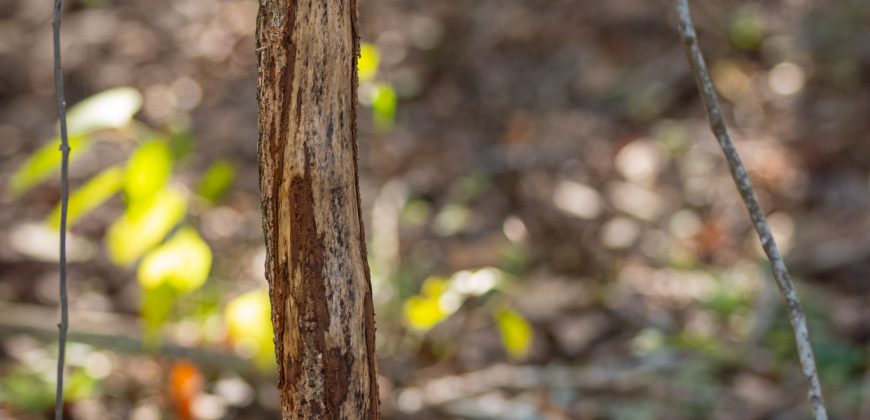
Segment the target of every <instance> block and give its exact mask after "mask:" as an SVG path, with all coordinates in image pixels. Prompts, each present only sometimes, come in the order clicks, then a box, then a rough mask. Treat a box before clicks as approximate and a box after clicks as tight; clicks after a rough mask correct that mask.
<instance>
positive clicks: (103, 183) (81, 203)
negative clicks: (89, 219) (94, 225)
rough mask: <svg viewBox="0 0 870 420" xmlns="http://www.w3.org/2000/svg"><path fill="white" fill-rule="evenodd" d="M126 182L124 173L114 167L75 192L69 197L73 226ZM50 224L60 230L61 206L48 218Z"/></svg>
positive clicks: (96, 176) (70, 216)
mask: <svg viewBox="0 0 870 420" xmlns="http://www.w3.org/2000/svg"><path fill="white" fill-rule="evenodd" d="M123 181H124V171H123V170H122V169H121V168H120V167H118V166H112V167H110V168H108V169H106V170H104V171H102V172H100V173H99V174H97V175H95V176H94V177H93V178H91V179H90V180H89V181H88V182H86V183H85V185H82V186H81V188H79V189H77V190H76V191H74V192H73V193H72V194H71V195H70V197H69V210H68V213H67V219H68V222H69V225H70V226H72V225H73V224H75V223H76V222H77V221H78V220H79V219H81V218H82V216H84V215H85V214H87V213H88V212H90V211H91V210H93V209H95V208H97V207H99V206H100V205H101V204H103V203H104V202H105V201H106V200H108V199H109V198H111V197H112V196H113V195H114V194H115V193H116V192H118V191H119V190H120V189H121V185H122V183H123ZM48 224H49V226H51V227H52V228H54V229H58V228H60V205H57V206H55V207H54V210H53V211H52V212H51V215H49V216H48Z"/></svg>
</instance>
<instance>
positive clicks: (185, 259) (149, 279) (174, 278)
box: [138, 227, 212, 293]
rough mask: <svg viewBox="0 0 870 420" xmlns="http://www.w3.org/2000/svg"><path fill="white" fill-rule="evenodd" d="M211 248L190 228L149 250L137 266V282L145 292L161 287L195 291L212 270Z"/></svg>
mask: <svg viewBox="0 0 870 420" xmlns="http://www.w3.org/2000/svg"><path fill="white" fill-rule="evenodd" d="M211 260H212V255H211V248H209V246H208V244H207V243H205V241H203V240H202V238H201V237H200V236H199V234H198V233H196V231H195V230H194V229H192V228H189V227H188V228H184V229H182V230H180V231H178V232H177V233H176V234H175V235H173V236H172V238H170V239H169V240H168V241H166V243H164V244H163V245H160V246H159V247H157V248H155V249H153V250H151V251H150V252H149V253H148V254H147V255H145V258H143V259H142V263H140V264H139V271H138V274H139V283H140V284H141V285H142V287H144V288H146V289H153V288H156V287H159V286H160V285H163V284H168V285H170V286H172V288H173V289H175V290H177V291H178V292H180V293H188V292H191V291H193V290H196V289H198V288H199V287H200V286H202V285H203V283H205V281H206V279H208V273H209V271H210V270H211Z"/></svg>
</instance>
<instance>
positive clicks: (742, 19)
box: [728, 9, 764, 51]
mask: <svg viewBox="0 0 870 420" xmlns="http://www.w3.org/2000/svg"><path fill="white" fill-rule="evenodd" d="M728 37H729V38H731V42H733V43H734V45H735V46H737V48H740V49H742V50H747V51H754V50H757V49H758V48H759V47H760V46H761V44H762V42H763V41H764V21H763V20H762V17H761V15H759V13H758V12H755V11H752V10H749V9H743V10H740V11H738V12H737V14H735V15H734V17H733V19H732V21H731V25H730V27H729V28H728Z"/></svg>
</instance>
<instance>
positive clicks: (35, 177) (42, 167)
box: [6, 136, 91, 198]
mask: <svg viewBox="0 0 870 420" xmlns="http://www.w3.org/2000/svg"><path fill="white" fill-rule="evenodd" d="M69 146H70V154H69V159H70V162H72V161H74V160H76V159H77V158H78V157H79V156H81V154H82V153H83V152H84V151H85V150H87V149H88V147H90V146H91V141H90V140H89V139H88V138H86V137H85V136H71V137H70V138H69ZM60 157H61V155H60V139H59V138H55V139H54V140H52V141H50V142H48V143H47V144H46V145H44V146H42V147H40V148H39V150H37V151H36V152H34V153H33V154H32V155H30V157H29V158H27V160H26V161H24V163H23V164H22V165H21V167H19V168H18V170H17V171H15V173H14V174H12V177H11V178H10V179H9V183H8V184H7V185H6V190H7V192H8V193H9V195H11V196H12V197H13V198H14V197H18V196H20V195H21V194H24V193H25V192H27V191H28V190H29V189H31V188H33V186H34V185H36V184H38V183H40V182H42V181H44V180H45V179H46V178H48V177H49V176H51V175H52V174H53V173H55V171H57V170H58V168H59V167H60Z"/></svg>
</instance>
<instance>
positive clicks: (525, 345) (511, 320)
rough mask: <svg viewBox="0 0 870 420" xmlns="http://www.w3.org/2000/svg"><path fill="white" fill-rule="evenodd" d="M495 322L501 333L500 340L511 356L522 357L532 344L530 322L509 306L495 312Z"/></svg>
mask: <svg viewBox="0 0 870 420" xmlns="http://www.w3.org/2000/svg"><path fill="white" fill-rule="evenodd" d="M495 318H496V323H497V324H498V330H499V332H500V333H501V341H502V344H504V348H505V350H507V352H508V354H509V355H511V357H524V356H525V355H527V354H528V353H529V349H530V348H531V345H532V335H533V330H532V326H531V324H529V322H528V321H526V319H525V318H523V316H522V315H520V314H519V313H517V312H516V311H514V310H512V309H510V308H502V309H500V310H499V311H498V313H496V316H495Z"/></svg>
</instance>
